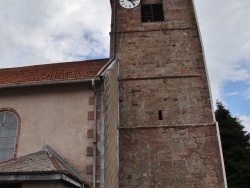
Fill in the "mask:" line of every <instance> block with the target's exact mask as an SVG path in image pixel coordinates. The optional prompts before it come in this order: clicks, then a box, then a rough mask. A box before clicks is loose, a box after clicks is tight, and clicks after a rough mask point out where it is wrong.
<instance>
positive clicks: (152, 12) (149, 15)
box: [141, 4, 164, 22]
mask: <svg viewBox="0 0 250 188" xmlns="http://www.w3.org/2000/svg"><path fill="white" fill-rule="evenodd" d="M141 21H142V22H159V21H164V14H163V6H162V4H146V5H141Z"/></svg>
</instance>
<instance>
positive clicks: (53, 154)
mask: <svg viewBox="0 0 250 188" xmlns="http://www.w3.org/2000/svg"><path fill="white" fill-rule="evenodd" d="M43 150H44V151H45V152H46V153H47V154H48V156H49V159H50V160H51V163H52V164H53V165H54V166H55V168H56V169H57V170H59V171H64V170H63V169H62V167H61V165H62V166H63V167H64V168H65V169H66V170H67V171H68V172H69V173H71V174H72V175H74V176H75V177H77V178H78V179H80V180H84V178H83V177H82V176H81V175H80V174H79V173H78V172H77V171H76V170H75V169H73V168H71V167H70V166H69V165H68V163H67V162H66V161H65V160H63V159H62V158H61V157H60V156H59V155H58V154H57V153H56V152H55V151H54V150H53V149H52V148H51V147H50V146H49V145H45V146H44V147H43ZM52 158H55V160H53V159H52ZM56 159H57V160H58V161H56ZM58 162H59V163H58ZM60 164H61V165H60ZM84 181H85V180H84Z"/></svg>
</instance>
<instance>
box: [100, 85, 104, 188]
mask: <svg viewBox="0 0 250 188" xmlns="http://www.w3.org/2000/svg"><path fill="white" fill-rule="evenodd" d="M104 119H105V117H104V80H101V125H100V126H101V127H100V188H104V187H105V170H104V168H105V149H104V140H105V134H104V133H105V132H104V131H105V127H104V126H105V124H104Z"/></svg>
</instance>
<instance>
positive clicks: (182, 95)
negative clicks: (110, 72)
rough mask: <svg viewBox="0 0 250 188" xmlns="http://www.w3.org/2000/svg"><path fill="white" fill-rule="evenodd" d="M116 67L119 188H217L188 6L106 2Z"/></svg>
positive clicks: (216, 161) (141, 0)
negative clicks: (117, 77) (117, 83)
mask: <svg viewBox="0 0 250 188" xmlns="http://www.w3.org/2000/svg"><path fill="white" fill-rule="evenodd" d="M111 6H112V25H111V28H112V29H111V52H110V54H111V57H113V58H116V59H117V60H118V61H119V63H120V76H119V85H120V86H119V88H120V89H119V107H120V108H119V113H120V116H119V117H120V118H119V119H120V123H119V163H120V166H119V187H121V188H122V187H136V188H149V187H150V188H151V187H168V188H177V187H181V188H194V187H197V188H203V187H204V188H205V187H211V188H217V187H218V188H222V187H224V179H223V177H224V176H223V167H222V163H221V154H220V148H219V142H218V137H217V131H216V122H215V119H214V116H213V110H212V107H211V99H210V93H209V86H208V80H207V75H206V67H205V63H204V59H203V51H202V46H201V41H200V36H199V32H198V27H197V23H196V17H195V11H194V8H193V2H192V0H111Z"/></svg>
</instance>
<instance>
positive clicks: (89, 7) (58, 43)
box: [0, 0, 111, 68]
mask: <svg viewBox="0 0 250 188" xmlns="http://www.w3.org/2000/svg"><path fill="white" fill-rule="evenodd" d="M110 14H111V13H110V4H109V1H108V0H107V1H100V0H91V1H87V0H74V1H61V0H36V1H34V0H19V1H16V0H1V1H0V28H1V30H0V57H1V60H0V68H3V67H13V66H25V65H31V64H42V63H51V62H63V61H74V60H81V59H88V58H96V57H108V51H109V31H110Z"/></svg>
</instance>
